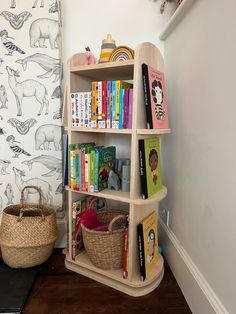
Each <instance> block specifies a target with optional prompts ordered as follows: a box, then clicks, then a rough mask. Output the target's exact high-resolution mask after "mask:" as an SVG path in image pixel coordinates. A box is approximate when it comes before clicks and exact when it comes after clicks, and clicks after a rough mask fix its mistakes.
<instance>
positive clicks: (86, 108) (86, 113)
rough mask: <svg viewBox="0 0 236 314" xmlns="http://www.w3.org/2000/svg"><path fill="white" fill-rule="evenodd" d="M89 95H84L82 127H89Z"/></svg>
mask: <svg viewBox="0 0 236 314" xmlns="http://www.w3.org/2000/svg"><path fill="white" fill-rule="evenodd" d="M88 94H89V93H86V92H85V93H84V127H85V128H88V127H89V99H88V97H89V95H88Z"/></svg>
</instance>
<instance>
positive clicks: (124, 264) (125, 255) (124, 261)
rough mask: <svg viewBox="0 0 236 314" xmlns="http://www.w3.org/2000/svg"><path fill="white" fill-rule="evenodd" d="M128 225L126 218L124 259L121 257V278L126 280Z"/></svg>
mask: <svg viewBox="0 0 236 314" xmlns="http://www.w3.org/2000/svg"><path fill="white" fill-rule="evenodd" d="M128 228H129V223H128V217H126V226H125V231H124V257H123V278H124V279H127V278H128V237H129V229H128Z"/></svg>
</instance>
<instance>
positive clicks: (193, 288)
mask: <svg viewBox="0 0 236 314" xmlns="http://www.w3.org/2000/svg"><path fill="white" fill-rule="evenodd" d="M158 219H159V228H160V232H159V233H160V243H161V246H162V248H163V253H164V256H165V258H166V260H167V262H168V264H169V266H170V268H171V271H172V272H173V274H174V276H175V278H176V280H177V282H178V284H179V286H180V289H181V290H182V292H183V294H184V297H185V299H186V301H187V303H188V305H189V307H190V309H191V311H192V312H193V313H196V314H211V313H217V314H228V313H229V312H228V311H227V310H226V308H225V307H224V305H223V304H222V302H221V301H220V300H219V298H218V297H217V295H216V294H215V292H214V291H213V289H212V288H211V286H210V285H209V284H208V282H207V281H206V279H205V277H204V276H203V274H202V273H201V272H200V270H199V269H198V268H197V266H196V265H195V264H194V262H193V261H192V259H191V258H190V256H189V255H188V253H187V252H186V251H185V249H184V248H183V247H182V245H181V244H180V242H179V240H178V239H177V238H176V236H175V234H174V233H173V232H172V230H171V229H170V228H169V227H168V226H166V225H165V224H164V222H163V221H162V220H161V218H160V217H159V218H158Z"/></svg>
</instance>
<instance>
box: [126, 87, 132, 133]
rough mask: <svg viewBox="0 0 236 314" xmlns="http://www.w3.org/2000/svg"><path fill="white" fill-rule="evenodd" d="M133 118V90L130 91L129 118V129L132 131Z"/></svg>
mask: <svg viewBox="0 0 236 314" xmlns="http://www.w3.org/2000/svg"><path fill="white" fill-rule="evenodd" d="M132 117H133V89H129V117H128V126H127V128H128V129H132Z"/></svg>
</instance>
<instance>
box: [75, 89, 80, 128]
mask: <svg viewBox="0 0 236 314" xmlns="http://www.w3.org/2000/svg"><path fill="white" fill-rule="evenodd" d="M79 109H80V108H79V93H75V124H74V126H75V127H80V117H79V114H80V112H79Z"/></svg>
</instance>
